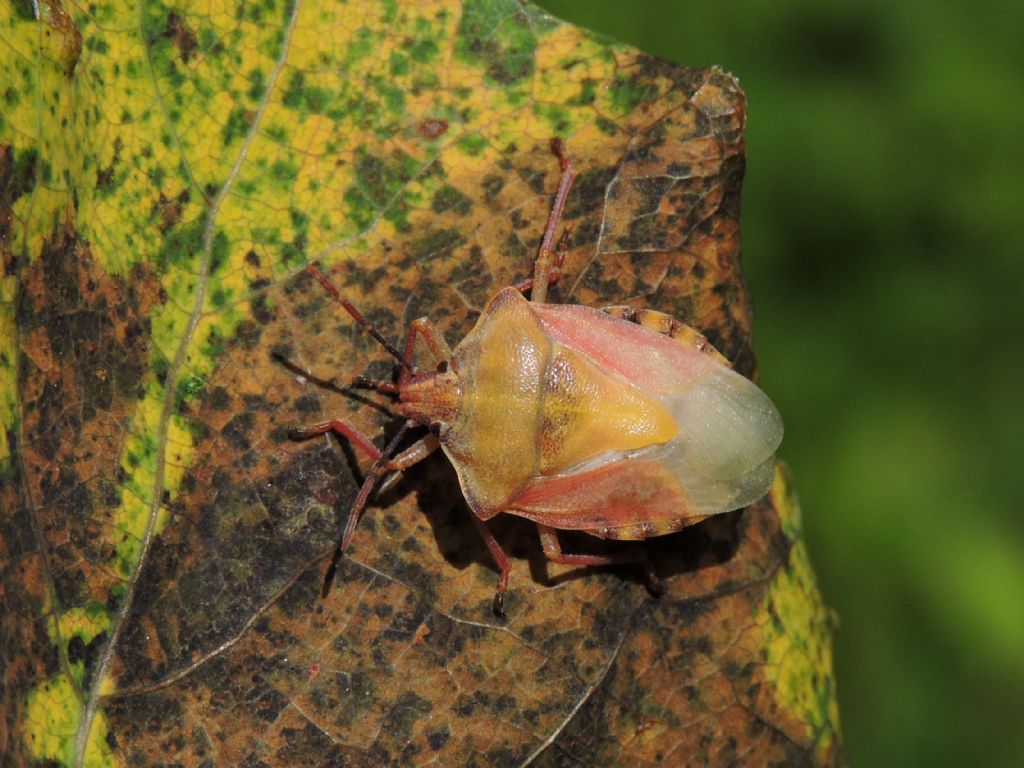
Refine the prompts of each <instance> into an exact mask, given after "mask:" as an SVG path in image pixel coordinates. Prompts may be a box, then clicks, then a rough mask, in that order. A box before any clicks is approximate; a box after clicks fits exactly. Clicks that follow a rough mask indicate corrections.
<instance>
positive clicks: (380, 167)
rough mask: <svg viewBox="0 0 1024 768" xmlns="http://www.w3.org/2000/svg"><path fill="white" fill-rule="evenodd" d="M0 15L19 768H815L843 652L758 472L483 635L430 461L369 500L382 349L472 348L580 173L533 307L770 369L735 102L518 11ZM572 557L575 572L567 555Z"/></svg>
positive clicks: (825, 748) (404, 8) (730, 93)
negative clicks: (746, 250) (331, 580)
mask: <svg viewBox="0 0 1024 768" xmlns="http://www.w3.org/2000/svg"><path fill="white" fill-rule="evenodd" d="M34 5H35V4H30V3H21V2H18V3H9V4H5V5H4V6H2V8H0V43H2V45H0V70H2V71H3V72H5V76H8V77H9V79H10V82H11V85H10V87H8V88H7V89H6V91H5V92H4V93H3V94H0V98H2V99H4V101H5V105H4V108H3V112H2V116H0V254H2V257H3V273H2V278H0V280H2V282H0V426H2V429H0V480H2V493H0V499H2V508H3V517H2V528H0V532H2V539H0V556H2V581H0V599H2V601H3V615H2V621H3V629H2V634H3V636H4V637H5V638H6V639H5V641H4V644H3V657H2V663H3V669H4V673H3V674H4V678H3V688H2V695H3V702H2V703H3V711H4V717H3V719H2V720H0V755H2V757H3V761H2V762H3V763H4V764H5V765H8V764H10V765H20V764H36V763H45V762H46V761H51V762H50V763H48V764H60V765H89V766H107V765H143V764H156V763H173V764H180V765H295V764H317V765H373V766H379V765H411V764H428V763H434V764H436V765H495V766H506V765H527V764H533V765H577V764H579V765H595V764H604V765H612V764H618V765H654V764H659V763H660V764H668V765H681V764H686V763H692V764H708V765H726V764H735V763H737V762H742V763H748V764H778V765H783V764H785V765H790V764H796V763H801V764H803V763H816V764H833V763H837V762H841V760H842V753H841V747H840V742H839V732H838V716H837V711H836V704H835V695H834V683H833V678H832V673H831V655H830V639H829V638H830V631H831V630H830V618H829V613H828V611H827V609H826V608H825V607H824V606H823V604H822V601H821V598H820V597H819V594H818V591H817V588H816V586H815V584H814V578H813V574H812V573H811V570H810V567H809V565H808V559H807V554H806V552H805V549H804V546H803V544H802V543H801V541H800V538H799V535H800V528H799V519H798V512H797V510H796V508H795V505H794V502H793V501H792V499H791V498H790V496H789V491H788V490H787V488H788V486H787V481H786V479H785V477H784V476H783V474H782V473H780V476H779V478H778V479H777V481H776V484H775V487H774V489H773V492H772V494H771V495H770V496H769V497H768V498H767V499H765V500H764V501H762V502H760V503H759V504H756V505H754V506H753V507H752V508H750V509H748V510H745V511H743V512H740V513H733V514H729V515H722V516H719V517H718V518H715V519H712V520H709V521H706V522H705V523H703V524H700V525H698V526H695V527H694V528H691V529H688V530H685V531H683V532H681V533H679V534H676V535H672V536H668V537H664V538H662V539H659V540H656V541H651V542H650V543H649V546H650V548H651V551H652V554H653V556H654V558H655V560H656V562H657V565H658V568H659V571H660V573H661V575H662V576H663V577H664V578H665V581H666V585H667V593H666V594H665V595H664V596H663V597H662V598H661V599H658V600H654V599H651V598H650V597H648V596H647V594H646V592H645V590H644V589H643V586H642V584H641V582H640V577H639V574H637V573H635V572H634V571H632V570H631V569H629V568H617V569H593V570H584V571H574V572H571V573H569V572H567V571H566V570H565V569H562V568H559V567H554V566H551V567H549V566H547V565H546V564H545V563H544V561H543V557H542V555H541V552H540V548H539V545H538V542H537V540H536V534H535V531H534V530H532V528H531V527H530V526H529V525H527V524H525V523H524V521H522V520H518V519H514V518H510V517H508V516H505V517H506V518H507V519H499V520H498V521H496V522H495V524H494V525H493V526H492V530H493V531H494V532H495V534H496V536H497V537H498V539H499V540H500V541H501V542H502V543H503V544H504V545H505V546H506V548H508V549H509V551H510V552H511V553H512V555H513V558H514V568H513V573H512V586H511V589H510V592H509V595H508V600H507V607H508V619H507V620H506V621H500V620H498V619H496V618H495V617H494V616H493V615H492V614H491V613H490V610H489V606H490V602H491V598H492V596H493V589H494V583H495V577H496V573H495V570H494V568H493V566H492V564H491V562H490V560H489V557H488V554H487V551H486V549H485V548H484V546H483V544H482V543H481V542H480V540H479V539H478V537H477V534H476V532H475V531H474V530H473V528H472V526H471V524H470V521H469V518H468V514H469V513H468V510H467V508H466V506H465V504H464V502H463V501H462V498H461V494H460V492H459V489H458V485H457V483H456V481H455V478H454V474H453V472H452V471H451V468H450V467H449V466H448V465H447V464H446V463H445V462H444V460H443V459H442V458H441V457H440V456H437V457H434V458H432V459H431V460H430V461H428V462H425V463H424V464H422V465H419V466H417V467H416V468H415V469H414V470H413V471H411V472H409V473H408V476H407V477H406V478H405V479H404V480H402V482H401V483H400V484H399V485H398V486H397V487H396V488H395V489H394V490H392V491H391V492H389V493H387V494H386V495H385V496H384V497H383V498H381V499H379V500H378V502H377V503H376V504H375V506H373V507H372V508H371V509H370V510H369V511H368V513H367V515H366V518H365V520H364V521H363V522H362V523H361V525H360V527H359V529H358V531H357V533H356V536H355V539H354V543H353V546H352V548H351V550H350V552H349V553H348V555H347V556H346V557H345V558H344V559H343V560H342V562H341V565H340V567H339V571H338V574H337V577H336V582H335V588H334V591H333V592H332V593H331V595H330V596H329V598H328V599H326V600H321V599H320V598H319V597H318V590H319V586H320V582H321V579H322V578H323V573H324V568H325V561H324V555H325V554H327V553H329V552H330V549H331V547H332V543H333V541H334V540H335V537H336V536H337V534H338V531H339V527H340V525H341V522H342V521H343V519H344V517H345V514H346V512H347V510H348V508H349V506H350V505H351V503H352V499H353V496H354V494H355V492H356V490H357V488H358V486H359V482H360V480H361V477H362V474H361V473H362V471H365V469H366V464H365V462H362V461H361V460H360V459H359V458H358V457H356V456H355V455H354V454H353V453H352V451H351V450H350V449H349V448H348V447H347V446H346V445H344V444H341V443H339V442H338V441H335V440H333V439H327V438H324V439H318V440H314V441H310V442H307V443H302V444H298V443H294V442H291V441H289V440H288V439H287V430H288V428H289V427H291V426H294V425H301V424H307V423H311V422H315V421H319V420H322V419H324V418H327V417H331V416H344V417H346V418H350V419H351V420H352V421H354V422H355V423H356V424H357V425H358V426H360V427H361V428H362V429H364V430H365V431H366V432H367V433H368V434H371V435H378V436H379V435H380V433H381V432H383V431H385V430H386V429H387V425H388V424H389V423H391V421H392V420H391V418H390V417H389V416H388V415H387V413H386V409H385V408H383V407H381V403H382V401H381V400H380V398H378V397H376V396H370V397H367V398H364V399H362V400H360V399H359V398H357V397H354V396H352V394H351V393H348V392H344V391H340V390H339V388H336V387H335V388H332V387H325V386H318V385H316V384H315V383H313V382H310V381H307V380H305V379H303V378H302V377H299V376H297V375H296V374H295V372H294V370H293V369H292V368H290V367H289V365H287V364H285V362H282V361H287V362H289V363H291V364H292V365H293V366H301V367H307V368H309V369H311V370H313V371H316V372H318V373H320V374H321V375H323V376H324V378H327V379H330V378H332V377H336V379H337V380H338V381H340V382H346V381H348V380H349V379H351V378H352V377H355V376H357V375H368V376H373V377H380V376H386V375H388V372H389V370H390V364H389V362H388V360H387V359H386V356H385V355H384V354H382V351H381V350H380V348H379V347H378V346H377V345H376V344H374V343H373V342H372V341H371V340H369V339H368V338H366V337H365V336H364V335H363V334H361V333H360V332H359V331H358V330H357V329H355V328H353V325H352V323H351V322H350V321H349V320H348V319H347V318H346V317H345V316H343V314H342V313H340V312H339V310H338V308H337V306H336V305H334V304H333V303H332V302H331V301H330V300H329V298H328V297H326V296H325V295H324V292H323V291H322V290H321V289H320V287H319V286H317V285H316V284H315V283H313V282H312V281H311V280H310V279H309V278H308V276H306V275H305V273H304V272H303V270H302V266H303V264H304V263H306V261H307V260H313V259H316V260H319V261H320V262H321V263H322V264H323V265H324V268H325V269H326V270H327V271H329V272H330V273H331V275H332V277H333V278H334V279H335V280H336V281H337V282H338V283H339V285H341V286H342V287H343V291H344V292H345V294H346V295H347V296H348V297H349V298H350V299H351V300H352V301H353V302H355V303H356V304H357V305H358V306H360V307H361V308H363V310H364V311H365V313H366V314H367V315H368V316H369V317H370V318H371V319H372V321H373V322H374V323H376V324H377V325H378V326H379V327H380V328H381V330H382V331H383V332H384V334H385V335H386V336H388V337H390V338H394V339H398V338H399V337H400V336H401V335H402V333H403V329H404V328H405V326H407V324H408V323H409V322H410V321H411V320H412V319H414V318H416V317H419V316H422V315H429V316H431V317H432V318H434V319H435V320H436V321H437V322H438V323H439V324H440V326H441V327H442V328H443V330H444V331H445V334H446V336H447V337H448V339H449V341H450V342H452V343H454V342H456V341H457V340H458V339H459V338H461V336H462V335H463V334H465V333H466V331H467V330H468V329H469V328H470V327H471V326H472V323H473V321H474V319H475V317H476V316H477V315H478V313H479V311H480V309H481V308H482V306H483V305H484V304H485V302H486V301H487V299H488V297H489V296H491V295H492V294H493V293H494V292H495V291H496V290H497V289H499V288H501V287H503V286H506V285H508V284H510V283H512V282H514V281H516V280H517V279H521V278H522V277H525V276H526V275H528V274H529V270H530V265H531V262H532V258H533V256H534V254H535V252H536V248H537V244H538V242H539V237H540V233H541V230H542V228H543V225H544V221H545V217H546V215H547V210H548V207H549V205H550V202H551V197H552V193H553V191H554V189H555V186H556V184H557V176H558V166H557V162H556V161H555V159H554V158H553V157H552V155H551V153H550V151H549V149H548V141H549V139H550V138H551V137H552V136H556V135H557V136H561V137H563V138H564V139H565V140H566V143H567V146H568V149H569V152H570V153H571V155H572V157H573V159H574V161H575V163H576V166H577V168H578V169H579V170H580V172H581V175H580V178H579V180H578V183H577V185H576V187H575V189H574V192H573V194H572V196H571V198H570V201H569V205H568V208H567V211H566V216H565V221H566V223H567V224H569V225H571V226H572V228H573V233H574V234H573V237H572V243H571V246H572V247H571V251H570V253H569V257H568V260H567V263H566V272H567V275H568V277H567V279H565V280H563V281H562V283H560V284H559V285H558V286H556V287H555V288H554V289H553V296H552V300H560V301H576V302H581V303H586V304H590V305H594V306H601V305H606V304H613V303H614V304H619V303H626V302H629V303H632V304H636V305H645V306H651V307H654V308H657V309H660V310H662V311H664V312H668V313H671V314H673V315H675V316H676V317H677V318H679V319H681V320H683V321H685V322H687V323H689V324H691V325H693V326H695V327H697V328H699V329H701V330H702V331H704V332H705V333H707V335H708V336H709V337H710V338H711V340H712V341H713V342H714V343H715V344H716V345H717V346H718V348H719V349H720V350H721V351H722V352H723V353H724V354H725V355H726V356H727V357H729V358H730V359H731V360H733V361H734V362H735V363H736V365H737V367H738V368H739V369H740V370H741V371H743V372H744V373H748V374H749V373H751V372H752V371H753V368H754V362H753V355H752V352H751V346H750V309H749V298H748V295H747V292H746V289H745V286H744V284H743V280H742V276H741V274H740V271H739V239H738V213H739V191H740V180H741V177H742V174H743V163H744V155H743V123H744V118H745V104H744V100H743V94H742V92H741V91H740V90H739V88H738V86H737V84H736V82H735V80H734V79H733V78H732V77H730V76H729V75H726V74H724V73H722V72H721V71H718V70H705V71H694V70H687V69H684V68H682V67H679V66H675V65H670V64H667V63H665V62H662V61H658V60H656V59H653V58H651V57H649V56H645V55H643V54H641V53H639V52H637V51H635V50H633V49H630V48H627V47H624V46H621V45H618V44H615V43H612V42H610V41H608V40H606V39H603V38H599V37H597V36H595V35H593V34H591V33H588V32H586V31H584V30H580V29H578V28H575V27H572V26H570V25H567V24H564V23H562V22H559V21H557V20H555V19H552V18H551V17H549V16H546V15H544V14H543V13H541V12H539V11H538V10H537V9H536V8H534V7H533V6H530V5H528V4H520V3H516V2H512V1H511V0H472V1H470V0H467V1H466V2H461V3H460V2H455V1H454V0H443V1H441V2H420V3H415V4H414V3H394V2H390V3H389V2H371V0H358V1H357V0H353V2H348V3H321V4H317V3H308V2H303V0H280V1H277V2H275V1H274V0H269V1H268V2H266V3H260V4H255V3H234V4H232V3H223V4H219V3H216V2H213V3H209V4H203V5H202V8H201V9H200V8H198V7H195V6H194V4H191V3H186V2H179V3H168V4H165V5H160V4H153V3H144V4H141V6H140V7H139V8H135V7H132V8H129V9H127V10H126V9H124V8H120V7H116V6H114V5H113V4H108V3H105V2H97V3H93V4H90V5H89V6H88V8H86V7H85V6H78V5H75V6H72V5H66V6H62V5H61V3H60V2H59V0H50V1H49V2H42V3H40V4H38V6H39V11H40V18H39V19H36V18H35V17H34V12H33V7H34ZM570 545H572V546H574V547H575V548H576V549H583V550H586V549H588V548H589V549H594V548H595V547H598V546H600V543H597V542H588V541H585V540H577V539H575V538H573V537H568V536H567V537H566V547H567V548H568V547H569V546H570Z"/></svg>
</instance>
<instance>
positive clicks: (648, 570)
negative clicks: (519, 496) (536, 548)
mask: <svg viewBox="0 0 1024 768" xmlns="http://www.w3.org/2000/svg"><path fill="white" fill-rule="evenodd" d="M537 531H538V532H539V533H540V543H541V546H542V547H543V548H544V556H545V557H547V559H548V560H550V561H551V562H553V563H560V564H562V565H582V566H598V565H619V564H622V563H639V564H640V565H642V566H643V568H644V573H645V575H646V577H647V591H648V592H650V593H651V594H652V595H654V596H655V597H657V596H658V595H660V594H661V593H662V592H663V589H662V586H661V580H660V579H658V576H657V574H656V573H655V572H654V563H652V562H651V558H650V556H649V555H648V554H647V551H646V550H645V549H642V548H639V547H638V548H636V549H627V550H624V551H622V552H613V553H610V554H607V555H583V554H566V553H564V552H562V545H561V544H560V543H559V541H558V531H556V530H555V529H554V528H549V527H548V526H546V525H541V524H540V523H538V524H537Z"/></svg>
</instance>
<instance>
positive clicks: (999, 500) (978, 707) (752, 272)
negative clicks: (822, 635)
mask: <svg viewBox="0 0 1024 768" xmlns="http://www.w3.org/2000/svg"><path fill="white" fill-rule="evenodd" d="M541 5H542V6H544V7H545V8H547V9H548V10H550V11H551V12H552V13H554V14H556V15H558V16H560V17H562V18H564V19H568V20H570V21H573V22H575V23H577V24H580V25H582V26H586V27H589V28H591V29H594V30H597V31H599V32H604V33H607V34H609V35H612V36H614V37H616V38H618V39H620V40H623V41H625V42H629V43H632V44H634V45H636V46H638V47H640V48H642V49H644V50H647V51H649V52H651V53H654V54H657V55H659V56H662V57H664V58H667V59H671V60H674V61H677V62H680V63H683V64H686V65H688V66H693V67H704V66H708V65H712V64H718V65H721V66H722V67H723V68H724V69H726V70H728V71H730V72H732V73H733V74H735V75H737V76H738V77H739V79H740V82H741V83H742V85H743V88H744V90H745V91H746V93H747V97H748V100H749V101H748V107H749V111H748V130H747V160H748V163H747V176H746V181H745V185H744V190H743V248H744V264H745V269H746V273H747V277H748V280H749V282H750V286H751V289H752V291H753V294H754V299H755V303H756V324H755V328H756V349H757V353H758V357H759V360H760V364H761V370H762V384H763V386H764V387H765V389H766V390H767V391H768V392H769V393H770V394H771V395H772V396H773V397H774V398H775V400H776V402H777V403H778V405H779V407H780V408H781V410H782V413H783V415H784V417H785V419H786V440H785V442H784V443H783V446H782V450H781V455H782V457H783V458H784V459H785V460H786V461H787V462H788V463H789V464H790V466H791V468H792V469H793V472H794V475H795V480H796V486H797V489H798V490H799V493H800V497H801V501H802V505H803V510H804V520H805V527H806V531H807V538H808V540H809V544H810V547H811V553H812V557H813V560H814V565H815V569H816V571H817V574H818V577H819V580H820V582H821V586H822V589H823V591H824V593H825V597H826V599H827V601H828V603H829V604H830V605H831V606H832V607H833V608H834V609H835V610H836V611H837V613H838V614H839V617H840V628H839V631H838V633H837V635H836V647H835V651H836V660H835V661H836V672H837V676H838V682H839V701H840V711H841V716H842V723H843V732H844V738H845V741H846V747H847V751H848V753H849V756H850V759H851V760H852V762H853V763H854V764H855V765H857V766H888V765H893V766H945V765H949V766H963V765H973V766H1003V765H1006V766H1012V765H1016V766H1021V765H1024V516H1022V515H1021V509H1022V505H1024V467H1022V466H1021V463H1022V460H1024V441H1022V439H1021V437H1022V435H1024V408H1022V403H1021V399H1022V396H1024V214H1022V211H1021V208H1022V206H1024V3H1000V4H978V3H974V4H970V3H966V2H959V3H920V2H905V3H891V2H833V3H829V4H823V3H820V2H810V1H808V0H788V1H787V2H774V3H764V2H753V1H752V0H737V1H736V2H731V3H708V2H705V3H696V2H691V3H683V2H669V0H643V2H623V0H543V1H542V2H541Z"/></svg>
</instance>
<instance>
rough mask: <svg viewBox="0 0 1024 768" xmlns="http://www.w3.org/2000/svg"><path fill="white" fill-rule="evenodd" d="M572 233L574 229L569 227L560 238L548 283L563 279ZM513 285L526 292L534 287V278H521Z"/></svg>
mask: <svg viewBox="0 0 1024 768" xmlns="http://www.w3.org/2000/svg"><path fill="white" fill-rule="evenodd" d="M570 235H572V230H571V229H569V228H568V227H567V228H566V229H565V230H564V231H563V232H562V236H561V237H560V238H559V239H558V248H556V249H555V260H554V262H553V263H552V264H551V270H550V271H549V272H548V285H554V284H555V283H557V282H558V281H559V280H561V279H562V265H563V264H565V254H566V252H568V250H569V236H570ZM513 287H514V288H515V289H516V290H517V291H519V292H520V293H526V292H527V291H529V290H532V289H533V278H532V277H528V278H526V279H525V280H520V281H519V282H518V283H516V284H515V285H514V286H513Z"/></svg>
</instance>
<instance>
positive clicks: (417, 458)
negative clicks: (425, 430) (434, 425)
mask: <svg viewBox="0 0 1024 768" xmlns="http://www.w3.org/2000/svg"><path fill="white" fill-rule="evenodd" d="M440 447H441V443H440V441H439V440H438V439H437V435H435V434H434V433H433V432H431V433H430V434H428V435H426V436H424V437H423V438H421V439H419V440H417V441H416V442H415V443H413V444H412V445H410V446H409V447H408V448H406V449H405V450H404V451H402V452H401V453H400V454H398V455H397V456H395V457H394V458H393V459H391V460H390V461H389V462H388V463H387V465H386V467H385V468H386V469H387V470H388V471H389V472H393V473H394V474H392V475H390V476H388V477H387V478H386V479H385V480H384V482H383V483H381V484H380V489H379V491H378V492H379V493H384V492H385V491H387V490H388V489H389V488H391V486H393V485H394V484H395V483H396V482H398V479H399V478H400V477H401V476H402V472H404V471H405V470H407V469H408V468H409V467H411V466H412V465H413V464H418V463H419V462H421V461H423V460H424V459H425V458H427V456H429V455H430V454H432V453H433V452H434V451H436V450H437V449H438V448H440Z"/></svg>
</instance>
